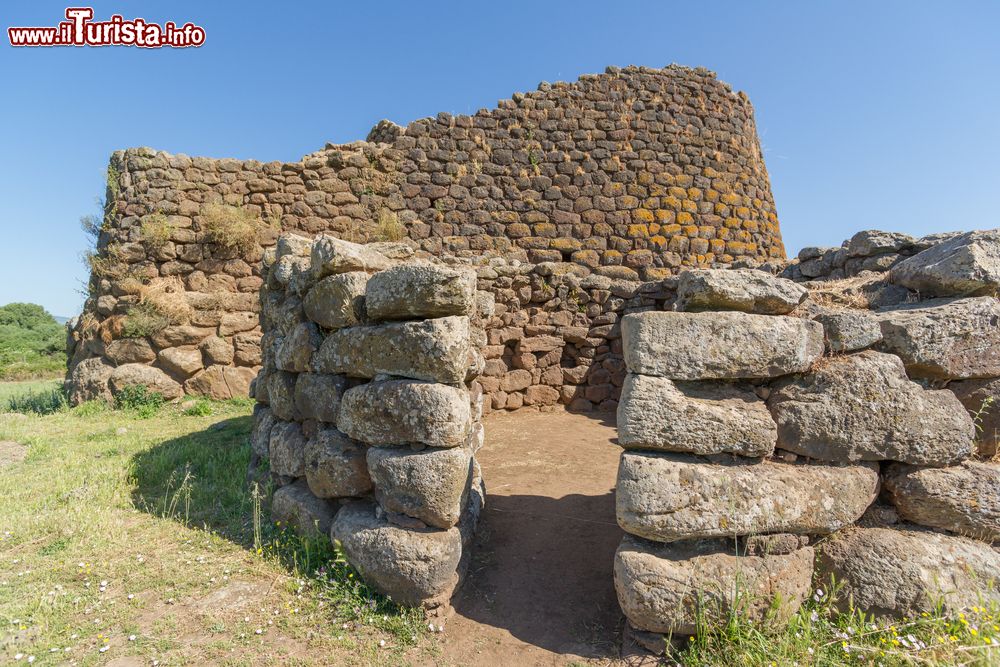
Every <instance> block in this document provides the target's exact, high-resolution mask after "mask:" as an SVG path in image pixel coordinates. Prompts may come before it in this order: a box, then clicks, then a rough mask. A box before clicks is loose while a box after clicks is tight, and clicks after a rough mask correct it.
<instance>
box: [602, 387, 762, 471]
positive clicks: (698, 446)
mask: <svg viewBox="0 0 1000 667" xmlns="http://www.w3.org/2000/svg"><path fill="white" fill-rule="evenodd" d="M777 431H778V429H777V426H776V425H775V423H774V420H773V419H771V413H769V412H768V411H767V406H766V404H765V403H764V401H762V400H761V399H760V398H758V397H757V395H756V394H755V393H754V392H753V390H752V389H751V388H749V387H744V386H739V385H730V384H721V383H715V382H683V381H678V382H674V381H672V380H668V379H667V378H661V377H654V376H650V375H636V374H632V373H630V374H628V375H627V376H626V377H625V384H624V386H623V388H622V394H621V400H620V401H619V403H618V444H619V445H621V446H622V447H624V448H625V449H652V450H662V451H668V452H690V453H692V454H702V455H705V454H718V453H720V452H729V453H732V454H739V455H741V456H750V457H753V456H767V455H769V454H770V453H771V452H772V451H774V443H775V442H776V441H777V438H778V432H777Z"/></svg>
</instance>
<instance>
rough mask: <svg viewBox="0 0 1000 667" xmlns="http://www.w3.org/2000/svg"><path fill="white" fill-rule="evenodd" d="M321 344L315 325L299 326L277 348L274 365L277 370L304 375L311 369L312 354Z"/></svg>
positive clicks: (321, 339)
mask: <svg viewBox="0 0 1000 667" xmlns="http://www.w3.org/2000/svg"><path fill="white" fill-rule="evenodd" d="M321 343H323V335H322V334H321V333H320V331H319V328H318V327H317V326H316V325H315V324H313V323H312V322H304V323H302V324H299V325H298V326H296V327H295V328H294V329H292V332H291V333H290V334H289V335H288V336H285V338H284V340H282V342H281V344H280V345H279V346H278V353H277V355H275V360H274V362H275V365H276V366H277V367H278V369H279V370H283V371H293V372H296V373H304V372H305V371H308V370H310V368H311V367H312V359H313V354H315V352H316V350H318V349H319V346H320V344H321Z"/></svg>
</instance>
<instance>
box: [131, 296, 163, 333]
mask: <svg viewBox="0 0 1000 667" xmlns="http://www.w3.org/2000/svg"><path fill="white" fill-rule="evenodd" d="M169 326H170V318H169V317H167V316H166V315H164V314H163V313H161V312H160V311H159V310H157V308H156V306H154V305H153V304H150V303H145V302H142V301H140V302H139V303H137V304H135V305H134V306H132V307H131V308H129V309H128V314H127V315H126V316H125V318H124V319H123V320H122V324H121V336H120V337H121V338H146V337H147V336H152V335H153V334H155V333H156V332H158V331H163V330H164V329H166V328H167V327H169Z"/></svg>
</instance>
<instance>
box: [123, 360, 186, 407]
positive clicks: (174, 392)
mask: <svg viewBox="0 0 1000 667" xmlns="http://www.w3.org/2000/svg"><path fill="white" fill-rule="evenodd" d="M138 385H141V386H144V387H146V388H147V389H148V390H149V391H150V392H152V393H155V394H160V395H161V396H163V398H165V399H167V400H172V399H175V398H180V397H181V396H183V395H184V388H183V387H182V386H181V384H180V383H179V382H177V381H175V380H174V379H173V378H171V377H170V376H169V375H167V374H166V373H164V372H163V371H161V370H160V369H159V368H153V367H152V366H147V365H145V364H124V365H123V366H119V367H117V368H115V369H114V370H113V371H111V374H110V375H109V377H108V386H109V387H110V388H111V392H112V393H113V394H117V393H118V392H120V391H122V390H123V389H125V388H126V387H133V386H138Z"/></svg>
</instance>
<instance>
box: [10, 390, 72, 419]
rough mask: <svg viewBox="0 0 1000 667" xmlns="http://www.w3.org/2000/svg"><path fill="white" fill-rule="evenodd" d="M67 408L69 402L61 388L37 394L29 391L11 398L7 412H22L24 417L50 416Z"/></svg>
mask: <svg viewBox="0 0 1000 667" xmlns="http://www.w3.org/2000/svg"><path fill="white" fill-rule="evenodd" d="M67 407H69V402H68V401H67V400H66V393H65V392H64V391H63V390H62V388H61V387H60V388H56V389H50V390H49V391H40V392H37V393H36V392H33V391H29V392H27V393H26V394H21V395H20V396H11V397H10V398H9V399H7V411H8V412H20V413H21V414H23V415H27V414H36V415H50V414H52V413H53V412H60V411H62V410H65V409H66V408H67Z"/></svg>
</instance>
